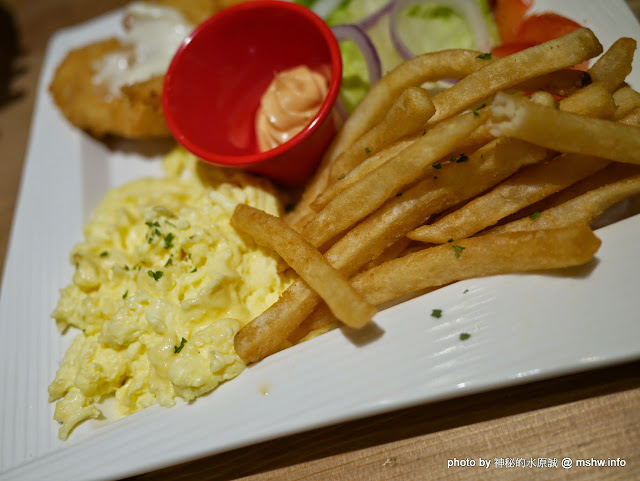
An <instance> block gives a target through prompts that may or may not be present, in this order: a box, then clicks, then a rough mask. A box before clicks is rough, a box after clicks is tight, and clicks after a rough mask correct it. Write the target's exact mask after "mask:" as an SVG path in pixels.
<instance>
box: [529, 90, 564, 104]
mask: <svg viewBox="0 0 640 481" xmlns="http://www.w3.org/2000/svg"><path fill="white" fill-rule="evenodd" d="M529 100H531V101H532V102H533V103H536V104H540V105H544V106H546V107H553V108H557V107H558V103H557V102H556V99H555V97H554V96H553V95H551V94H550V93H549V92H544V91H542V90H539V91H536V92H533V93H532V94H531V95H529Z"/></svg>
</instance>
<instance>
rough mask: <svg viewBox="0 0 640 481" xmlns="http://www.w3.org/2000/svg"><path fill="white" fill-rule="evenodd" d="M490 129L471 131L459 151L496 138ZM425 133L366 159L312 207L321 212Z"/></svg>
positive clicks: (485, 112) (488, 127)
mask: <svg viewBox="0 0 640 481" xmlns="http://www.w3.org/2000/svg"><path fill="white" fill-rule="evenodd" d="M490 111H491V108H490V107H486V109H485V111H484V114H485V115H490V114H491V113H490ZM490 130H491V127H490V125H489V123H488V122H484V123H483V124H482V125H481V126H479V127H478V128H477V129H475V130H474V131H473V132H471V134H470V135H469V136H468V137H467V138H466V139H465V140H463V141H462V142H461V143H460V144H459V145H458V147H457V150H458V151H459V152H472V151H475V150H477V149H478V148H480V147H482V146H483V145H486V144H488V143H489V142H490V141H491V140H493V139H494V138H495V137H494V136H493V135H491V132H490ZM424 133H426V130H425V131H423V132H422V133H420V134H418V135H415V136H411V137H407V138H406V139H403V140H400V141H398V142H396V143H394V144H393V145H391V146H389V147H388V148H386V149H385V150H383V151H381V152H380V153H379V154H377V155H374V156H372V157H370V158H368V159H366V160H365V161H364V162H362V163H361V164H360V165H358V166H357V167H355V168H354V169H352V170H351V171H350V172H349V173H347V174H346V175H344V176H343V177H340V179H339V180H340V181H339V182H334V183H333V184H332V185H331V186H329V187H328V188H327V189H326V190H325V191H324V192H323V193H322V194H320V195H319V196H318V197H317V198H316V200H314V201H313V202H312V204H311V208H312V209H313V210H314V211H316V212H319V211H320V210H322V209H323V208H324V207H325V206H326V205H327V204H328V203H329V202H331V201H332V200H333V199H334V198H335V197H337V196H338V195H339V194H341V193H342V192H344V191H345V190H347V188H349V187H350V186H351V185H353V184H355V183H357V182H358V181H360V180H361V179H362V178H364V177H365V176H366V175H367V174H369V173H370V172H372V171H373V170H374V169H376V168H378V167H379V166H381V165H382V164H384V163H385V162H386V161H387V160H389V159H391V158H392V157H395V156H396V155H397V154H398V153H399V152H400V151H402V150H404V149H405V148H406V147H408V146H409V145H411V144H412V143H414V142H415V141H417V140H418V139H419V138H420V137H421V136H422V135H423V134H424Z"/></svg>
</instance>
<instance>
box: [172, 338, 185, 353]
mask: <svg viewBox="0 0 640 481" xmlns="http://www.w3.org/2000/svg"><path fill="white" fill-rule="evenodd" d="M186 343H187V340H186V339H185V338H184V337H183V338H182V340H181V341H180V345H179V346H173V352H174V354H178V353H179V352H180V351H182V348H183V347H184V345H185V344H186Z"/></svg>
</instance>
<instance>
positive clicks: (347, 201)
mask: <svg viewBox="0 0 640 481" xmlns="http://www.w3.org/2000/svg"><path fill="white" fill-rule="evenodd" d="M485 120H486V116H485V115H483V114H481V113H480V114H477V113H476V114H475V115H474V114H472V113H468V114H465V115H461V116H459V117H455V118H453V119H450V120H448V121H446V122H443V123H441V124H439V125H436V126H434V127H433V128H431V129H429V130H428V131H427V132H426V134H425V135H424V136H422V137H420V139H419V140H418V141H416V142H415V143H413V144H411V145H410V146H409V147H407V148H406V149H404V150H403V151H401V152H400V153H399V154H398V155H396V156H395V157H393V158H391V159H390V160H388V161H387V162H385V163H384V164H382V165H381V166H380V167H378V168H377V169H375V170H374V171H373V172H370V173H369V174H367V175H366V176H365V177H364V178H363V179H362V180H360V181H359V182H357V183H356V184H353V185H352V186H351V187H350V188H349V189H347V190H345V191H344V192H342V193H341V194H340V195H338V196H337V197H335V198H334V199H333V200H332V201H331V202H329V204H327V205H326V206H325V207H324V209H322V210H321V211H320V212H318V214H317V215H316V216H315V217H314V218H313V219H311V221H310V222H309V223H308V224H307V225H305V226H304V229H303V234H304V236H305V238H307V240H309V242H311V243H312V244H313V245H314V246H317V247H319V246H322V245H324V244H325V243H326V242H327V241H328V240H330V239H332V238H333V237H334V236H336V235H337V234H340V233H341V232H344V231H345V230H346V229H348V228H349V227H351V226H352V225H354V224H355V223H356V222H358V221H359V220H360V219H362V218H364V217H365V216H366V215H368V214H370V213H371V212H373V211H374V210H376V209H377V208H378V207H380V206H381V205H382V204H383V203H384V202H385V201H386V200H387V199H389V198H391V197H393V196H394V195H396V194H397V193H398V192H399V191H400V189H402V188H403V187H406V186H407V185H408V184H410V183H412V182H414V181H416V180H417V179H418V178H419V177H420V176H421V175H422V174H423V173H424V172H425V171H426V170H427V169H430V168H432V167H431V165H432V164H433V163H434V162H437V161H438V160H439V159H440V158H442V157H443V156H445V155H447V154H449V153H451V152H452V151H453V149H454V148H455V145H456V144H458V143H460V142H461V141H462V139H464V138H465V137H467V136H468V135H469V134H470V133H471V132H472V131H473V130H475V129H476V128H477V127H478V126H480V125H482V123H483V122H484V121H485Z"/></svg>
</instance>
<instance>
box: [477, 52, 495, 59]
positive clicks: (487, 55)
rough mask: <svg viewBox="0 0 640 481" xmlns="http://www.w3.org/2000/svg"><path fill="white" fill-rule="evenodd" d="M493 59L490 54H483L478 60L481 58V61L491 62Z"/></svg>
mask: <svg viewBox="0 0 640 481" xmlns="http://www.w3.org/2000/svg"><path fill="white" fill-rule="evenodd" d="M491 57H492V55H491V54H490V53H483V54H481V55H478V56H477V57H476V58H479V59H480V60H489V59H490V58H491Z"/></svg>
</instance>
